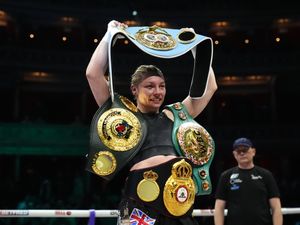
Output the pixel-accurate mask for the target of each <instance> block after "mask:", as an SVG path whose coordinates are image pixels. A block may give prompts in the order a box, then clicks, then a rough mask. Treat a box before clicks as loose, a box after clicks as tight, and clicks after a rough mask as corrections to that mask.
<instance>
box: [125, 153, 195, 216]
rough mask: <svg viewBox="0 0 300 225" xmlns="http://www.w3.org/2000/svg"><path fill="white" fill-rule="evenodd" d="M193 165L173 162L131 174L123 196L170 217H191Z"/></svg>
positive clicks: (134, 171) (179, 160)
mask: <svg viewBox="0 0 300 225" xmlns="http://www.w3.org/2000/svg"><path fill="white" fill-rule="evenodd" d="M192 171H193V168H192V163H191V162H190V160H188V159H186V158H181V157H178V158H174V159H171V160H169V161H167V162H165V163H162V164H160V165H157V166H153V167H147V168H144V169H138V170H133V171H130V173H129V176H128V178H127V180H126V183H125V188H124V196H126V198H129V199H131V200H133V201H135V202H137V205H138V206H140V207H139V208H144V209H145V208H146V209H150V211H155V212H157V214H162V215H164V216H167V217H173V218H178V217H185V216H190V215H191V214H192V211H193V204H194V200H195V184H194V181H193V179H192Z"/></svg>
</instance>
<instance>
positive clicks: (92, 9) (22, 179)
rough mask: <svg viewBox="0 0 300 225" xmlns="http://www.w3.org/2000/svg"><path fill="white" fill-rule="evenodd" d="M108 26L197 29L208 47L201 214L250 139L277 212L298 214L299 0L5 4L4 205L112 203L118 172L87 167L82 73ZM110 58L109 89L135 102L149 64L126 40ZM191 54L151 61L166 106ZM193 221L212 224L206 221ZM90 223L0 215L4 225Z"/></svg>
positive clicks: (0, 201) (1, 57) (90, 102)
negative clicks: (210, 83)
mask: <svg viewBox="0 0 300 225" xmlns="http://www.w3.org/2000/svg"><path fill="white" fill-rule="evenodd" d="M134 11H135V12H136V14H134ZM112 19H116V20H119V21H121V22H125V23H127V24H128V25H130V26H144V25H149V26H150V25H153V24H157V25H159V26H161V27H168V28H176V29H179V28H182V27H193V28H194V29H195V31H196V32H197V33H198V34H202V35H204V36H209V37H211V38H212V39H213V41H214V58H213V68H214V70H215V74H216V77H217V83H218V86H219V88H218V90H217V92H216V93H215V95H214V97H213V98H212V100H211V101H210V103H209V105H208V107H207V108H206V109H205V110H204V112H203V113H202V114H201V115H200V116H199V117H198V118H197V121H198V122H199V123H200V124H201V125H202V126H204V127H205V128H206V129H207V130H208V131H209V133H210V134H211V135H212V136H213V138H214V141H215V144H216V152H215V158H214V161H213V162H212V165H211V169H210V175H211V179H212V182H213V193H212V194H211V195H209V196H201V197H199V198H198V199H197V202H196V208H197V209H199V208H200V209H207V208H213V206H214V198H213V194H214V191H215V187H216V182H217V179H218V177H219V175H220V173H221V172H222V171H223V170H225V169H227V168H229V167H231V166H233V165H235V161H234V159H233V157H232V152H231V145H232V142H233V140H234V139H235V138H237V137H240V136H247V137H249V138H251V139H252V140H253V142H254V143H255V146H256V149H257V155H256V158H255V163H256V164H258V165H260V166H263V167H266V168H267V169H269V170H271V171H272V172H273V174H274V176H275V178H276V180H277V182H278V185H279V188H280V191H281V195H282V205H283V207H285V208H290V207H299V205H300V197H299V196H300V193H299V188H300V183H299V182H300V179H299V175H298V163H299V159H300V157H299V155H300V152H299V150H300V143H299V130H298V129H299V106H298V104H299V97H300V90H299V89H300V63H299V58H300V55H299V53H300V44H299V43H300V42H299V38H300V12H299V8H298V7H296V1H295V2H294V1H280V0H275V1H270V0H266V1H263V0H262V1H258V0H257V1H256V0H254V1H237V0H230V1H217V0H213V1H210V0H205V1H196V0H192V1H188V2H182V1H179V2H173V1H167V0H160V1H156V0H154V1H151V2H150V1H147V2H146V1H121V0H103V1H96V0H90V1H89V0H85V1H84V0H73V1H70V0H60V1H58V0H44V1H35V0H31V1H28V0H26V1H25V0H23V1H21V0H10V1H5V0H0V103H1V106H0V154H1V155H0V176H1V182H0V193H1V197H0V208H1V209H17V208H18V209H23V208H27V209H28V208H29V209H91V208H94V209H115V208H117V204H118V201H119V198H120V193H121V190H120V186H121V185H122V183H123V179H124V177H125V172H124V174H123V173H120V174H119V175H118V178H117V179H115V180H113V181H111V182H110V183H108V182H106V181H104V180H102V179H101V178H99V177H96V176H95V175H93V174H90V173H88V172H87V171H85V155H86V153H87V152H88V142H89V125H90V122H91V119H92V117H93V115H94V113H95V112H96V110H97V105H96V103H95V101H94V99H93V96H92V94H91V91H90V89H89V87H88V83H87V80H86V78H85V69H86V66H87V64H88V61H89V59H90V57H91V55H92V53H93V51H94V49H95V47H96V46H97V41H95V39H97V40H98V41H99V40H100V39H101V37H102V36H103V35H104V33H105V31H106V27H107V23H108V22H109V21H110V20H112ZM30 35H33V36H34V37H33V38H30ZM63 37H65V38H66V40H65V41H63ZM276 38H279V39H277V41H276ZM246 42H247V43H246ZM114 51H115V52H116V55H117V57H116V61H115V67H116V72H115V74H114V77H115V79H114V83H115V90H116V91H117V92H119V93H121V94H123V95H125V96H127V97H129V98H131V95H130V93H129V88H128V87H129V76H130V74H131V73H132V72H133V70H134V69H135V67H136V65H139V64H144V63H145V58H144V56H143V55H142V54H141V52H139V51H138V50H137V49H136V48H135V47H134V46H132V45H131V44H130V43H129V44H128V42H126V40H124V39H123V40H120V41H118V42H117V43H116V45H115V47H114ZM190 57H191V56H190V55H185V56H183V57H179V58H176V59H172V60H158V59H153V64H159V65H160V67H161V69H162V71H163V72H164V73H165V74H166V76H167V90H168V96H167V98H166V102H165V103H166V104H169V103H172V102H175V101H180V100H182V99H183V98H184V97H185V96H186V95H187V94H188V86H189V82H190V74H191V70H192V67H191V65H192V64H191V58H190ZM150 61H151V60H150ZM199 221H200V223H201V224H213V221H212V218H209V217H206V218H205V217H201V218H199ZM297 221H300V217H299V215H285V216H284V224H296V222H297ZM86 223H87V220H86V219H74V220H72V219H71V220H67V219H57V220H55V219H47V218H45V219H30V220H29V219H0V224H86ZM114 223H115V221H114V220H112V219H97V224H114Z"/></svg>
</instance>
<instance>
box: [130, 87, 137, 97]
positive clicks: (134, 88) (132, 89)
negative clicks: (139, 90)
mask: <svg viewBox="0 0 300 225" xmlns="http://www.w3.org/2000/svg"><path fill="white" fill-rule="evenodd" d="M130 88H131V92H132V94H133V95H134V96H135V94H136V87H135V86H131V87H130Z"/></svg>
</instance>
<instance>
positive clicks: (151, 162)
mask: <svg viewBox="0 0 300 225" xmlns="http://www.w3.org/2000/svg"><path fill="white" fill-rule="evenodd" d="M174 158H176V156H174V155H156V156H153V157H150V158H148V159H145V160H143V161H140V162H138V163H136V164H134V165H133V166H132V167H131V169H130V171H132V170H138V169H144V168H147V167H152V166H157V165H159V164H162V163H165V162H167V161H169V160H171V159H174Z"/></svg>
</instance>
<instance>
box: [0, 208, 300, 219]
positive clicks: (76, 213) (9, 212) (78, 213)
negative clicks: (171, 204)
mask: <svg viewBox="0 0 300 225" xmlns="http://www.w3.org/2000/svg"><path fill="white" fill-rule="evenodd" d="M281 211H282V214H284V215H287V214H300V208H282V209H281ZM91 212H93V213H95V217H106V218H107V217H118V215H119V211H118V210H110V209H109V210H94V209H89V210H77V209H53V210H51V209H20V210H19V209H0V218H2V217H77V218H84V217H90V215H91ZM226 214H227V210H225V215H226ZM213 215H214V210H213V209H194V211H193V216H213Z"/></svg>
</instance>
